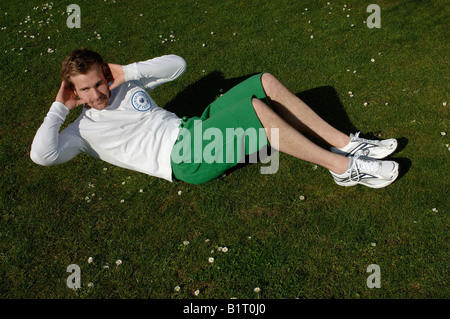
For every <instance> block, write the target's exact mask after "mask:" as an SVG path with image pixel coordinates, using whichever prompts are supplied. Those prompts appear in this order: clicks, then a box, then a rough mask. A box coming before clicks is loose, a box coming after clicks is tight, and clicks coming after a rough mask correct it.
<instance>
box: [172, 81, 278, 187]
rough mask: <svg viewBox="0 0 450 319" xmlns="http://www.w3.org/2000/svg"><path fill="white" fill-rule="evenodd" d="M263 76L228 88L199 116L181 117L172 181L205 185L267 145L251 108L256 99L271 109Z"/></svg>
mask: <svg viewBox="0 0 450 319" xmlns="http://www.w3.org/2000/svg"><path fill="white" fill-rule="evenodd" d="M262 74H263V73H261V74H257V75H254V76H252V77H250V78H248V79H247V80H245V81H243V82H242V83H240V84H238V85H236V86H235V87H233V88H232V89H230V90H229V91H228V92H226V93H225V94H224V95H222V96H221V97H219V98H218V99H217V100H216V101H214V102H213V103H211V104H210V105H209V106H208V107H207V108H206V109H205V111H204V112H203V115H202V116H201V117H191V118H183V120H182V123H181V124H180V133H179V135H178V139H177V141H176V142H175V144H174V146H173V149H172V153H171V164H172V172H173V176H174V178H175V179H177V180H181V181H185V182H187V183H190V184H195V185H198V184H201V183H205V182H208V181H210V180H212V179H214V178H216V177H219V176H221V175H222V174H223V173H224V172H225V171H227V170H228V169H230V168H232V167H234V166H236V165H237V164H239V163H242V161H243V160H244V159H245V156H247V155H251V154H255V153H256V152H258V151H260V150H261V149H262V148H263V147H264V146H267V145H269V141H268V140H267V136H266V134H265V131H264V128H263V127H262V125H261V122H260V121H259V119H258V117H257V115H256V113H255V110H254V108H253V105H252V98H257V99H260V100H261V101H263V102H264V103H266V104H267V105H269V106H270V103H269V101H268V99H267V96H266V94H265V92H264V89H263V87H262V84H261V76H262Z"/></svg>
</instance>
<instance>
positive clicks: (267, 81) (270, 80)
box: [261, 73, 279, 87]
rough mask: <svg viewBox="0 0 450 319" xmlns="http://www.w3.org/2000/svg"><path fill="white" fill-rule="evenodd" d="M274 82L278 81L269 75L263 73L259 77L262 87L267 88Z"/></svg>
mask: <svg viewBox="0 0 450 319" xmlns="http://www.w3.org/2000/svg"><path fill="white" fill-rule="evenodd" d="M276 82H279V81H278V80H277V78H276V77H274V76H273V75H272V74H270V73H263V74H262V75H261V84H262V85H263V87H264V86H267V85H272V84H274V83H276Z"/></svg>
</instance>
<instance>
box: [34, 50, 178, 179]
mask: <svg viewBox="0 0 450 319" xmlns="http://www.w3.org/2000/svg"><path fill="white" fill-rule="evenodd" d="M123 69H124V73H125V83H123V84H122V85H120V86H119V87H117V88H115V89H114V90H112V91H111V97H110V99H109V101H108V105H107V107H106V108H105V109H103V110H96V109H94V108H90V109H87V108H84V109H83V111H82V114H81V115H80V116H79V117H78V118H77V119H76V120H75V121H74V122H73V123H72V124H70V125H69V126H68V127H67V128H65V129H64V130H63V131H62V132H61V133H59V130H60V128H61V125H62V124H63V123H64V121H65V119H66V116H67V114H68V113H69V109H68V108H67V107H66V106H65V105H64V104H62V103H60V102H54V103H53V104H52V105H51V107H50V110H49V112H48V113H47V116H46V117H45V118H44V122H43V123H42V125H41V127H40V128H39V129H38V131H37V133H36V136H35V137H34V140H33V144H32V146H31V153H30V157H31V159H32V160H33V161H34V162H35V163H37V164H40V165H45V166H47V165H57V164H61V163H64V162H67V161H69V160H71V159H72V158H73V157H75V156H76V155H77V154H79V153H81V152H84V153H88V154H90V155H92V156H94V157H96V158H100V159H102V160H104V161H105V162H108V163H110V164H113V165H116V166H119V167H123V168H127V169H131V170H134V171H138V172H142V173H145V174H148V175H151V176H155V177H160V178H164V179H166V180H169V181H172V167H171V162H170V154H171V151H172V148H173V145H174V143H175V141H176V139H177V137H178V133H179V125H180V123H181V119H180V118H179V117H178V116H177V115H175V114H174V113H171V112H169V111H167V110H164V109H163V108H160V107H159V106H158V105H157V104H156V103H155V101H153V99H152V98H151V97H150V95H149V94H148V92H147V91H148V90H152V89H154V88H155V87H157V86H158V85H161V84H163V83H166V82H169V81H172V80H174V79H176V78H177V77H178V76H180V75H181V74H182V73H183V72H184V71H185V69H186V62H185V61H184V60H183V59H182V58H181V57H178V56H176V55H165V56H161V57H157V58H154V59H150V60H148V61H144V62H138V63H133V64H129V65H125V66H123Z"/></svg>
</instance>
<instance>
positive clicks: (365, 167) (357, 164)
mask: <svg viewBox="0 0 450 319" xmlns="http://www.w3.org/2000/svg"><path fill="white" fill-rule="evenodd" d="M361 156H362V155H361V154H356V155H355V156H354V157H353V163H352V166H351V167H350V180H351V181H355V182H359V181H360V180H361V171H362V172H370V173H376V172H377V171H378V169H379V167H380V165H379V164H378V163H377V162H376V161H371V160H364V159H362V158H361Z"/></svg>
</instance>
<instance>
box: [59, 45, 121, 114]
mask: <svg viewBox="0 0 450 319" xmlns="http://www.w3.org/2000/svg"><path fill="white" fill-rule="evenodd" d="M61 77H62V80H63V81H65V82H66V84H67V85H68V86H69V88H70V89H71V90H73V91H74V93H75V94H76V95H77V96H78V97H79V98H80V99H81V100H83V101H84V102H85V103H86V104H87V105H88V106H90V107H93V108H95V109H98V110H102V109H104V108H105V107H106V105H107V104H108V99H109V97H110V95H111V92H110V91H109V87H108V82H110V81H112V76H111V71H110V70H109V67H108V64H107V63H105V62H104V61H103V58H102V57H101V56H100V54H98V53H96V52H94V51H91V50H88V49H85V48H81V49H76V50H74V51H72V52H70V53H69V54H68V55H67V56H66V58H65V59H64V61H63V63H62V69H61Z"/></svg>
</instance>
